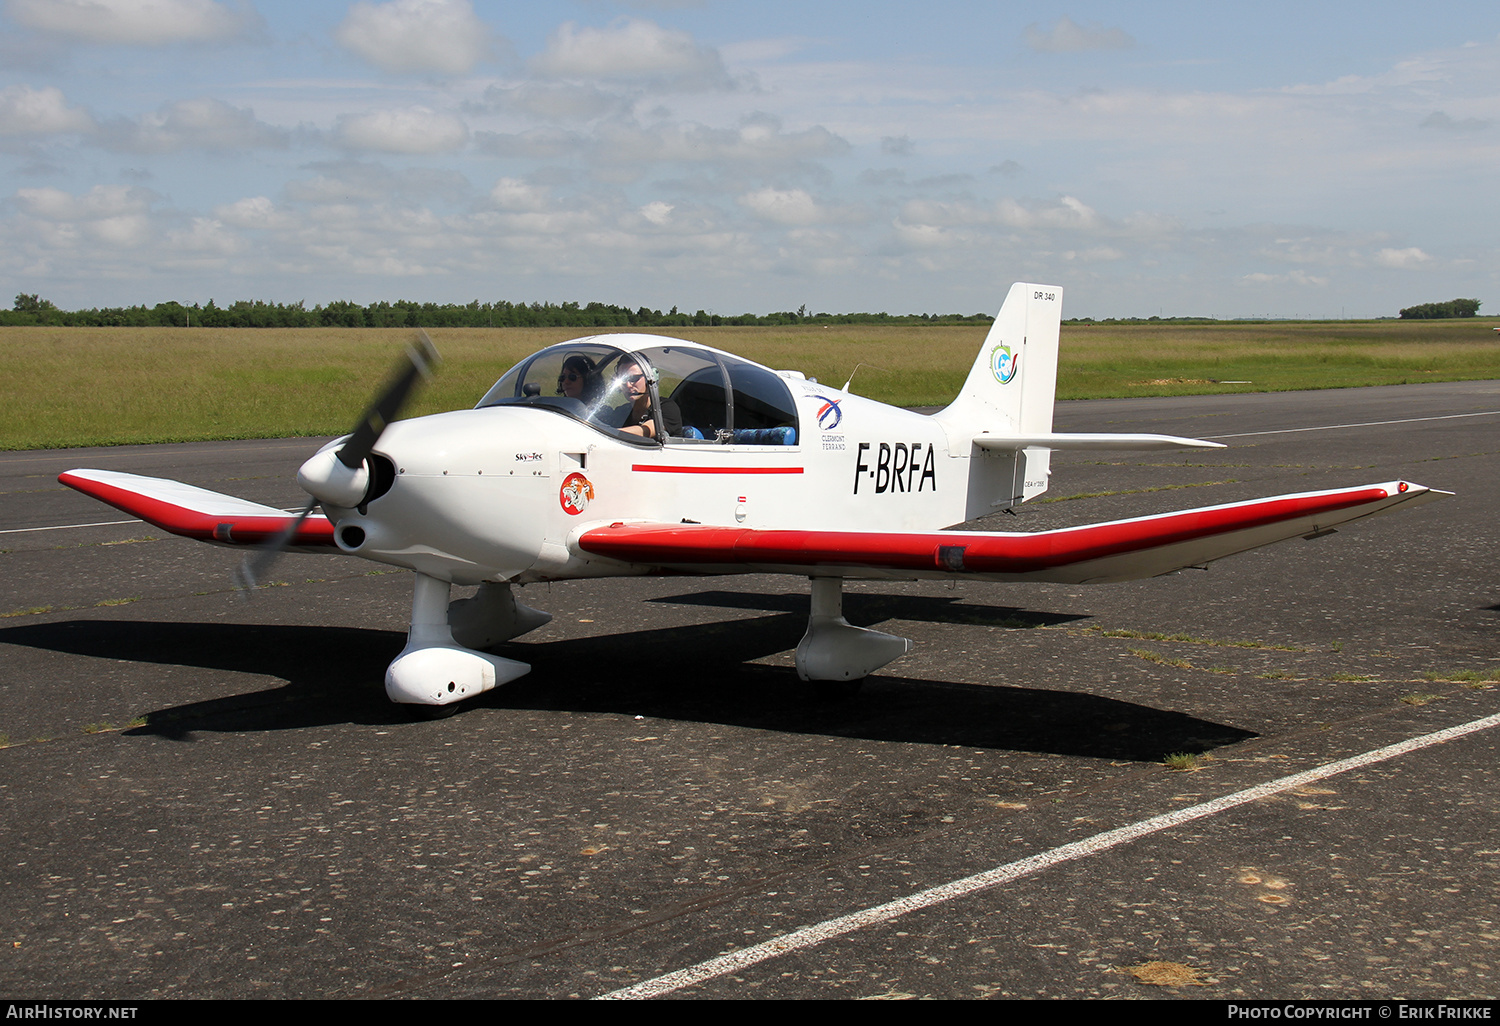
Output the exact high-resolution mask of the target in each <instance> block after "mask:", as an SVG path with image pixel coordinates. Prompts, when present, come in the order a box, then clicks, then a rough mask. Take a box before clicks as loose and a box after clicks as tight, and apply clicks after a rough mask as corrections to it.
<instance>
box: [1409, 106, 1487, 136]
mask: <svg viewBox="0 0 1500 1026" xmlns="http://www.w3.org/2000/svg"><path fill="white" fill-rule="evenodd" d="M1421 127H1422V128H1440V129H1444V130H1446V131H1449V132H1477V131H1479V130H1480V129H1482V128H1489V127H1490V123H1489V122H1488V121H1486V120H1484V119H1483V118H1461V119H1456V118H1450V117H1449V116H1448V115H1446V114H1444V113H1443V112H1442V111H1440V110H1435V111H1433V112H1432V113H1431V114H1429V115H1427V116H1426V117H1425V118H1423V119H1422V124H1421Z"/></svg>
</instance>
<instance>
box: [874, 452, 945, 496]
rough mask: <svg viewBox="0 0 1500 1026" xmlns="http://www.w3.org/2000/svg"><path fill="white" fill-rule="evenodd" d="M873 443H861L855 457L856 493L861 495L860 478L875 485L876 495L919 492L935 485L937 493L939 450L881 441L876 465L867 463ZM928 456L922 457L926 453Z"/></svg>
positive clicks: (934, 488)
mask: <svg viewBox="0 0 1500 1026" xmlns="http://www.w3.org/2000/svg"><path fill="white" fill-rule="evenodd" d="M870 445H871V443H869V442H860V443H859V449H858V451H857V452H856V453H855V456H854V494H855V495H858V494H859V482H860V478H866V479H869V480H872V481H874V482H875V493H876V494H877V495H879V494H881V493H883V492H920V491H922V490H923V489H924V488H926V487H927V483H928V482H929V481H930V482H932V490H933V491H937V450H936V449H935V448H934V447H933V446H931V445H928V444H925V443H923V442H913V443H912V444H911V445H907V444H906V443H905V442H881V443H879V445H878V446H877V447H876V449H875V462H874V463H873V464H870V463H866V462H865V450H866V449H868V448H870ZM924 449H925V450H926V456H925V458H924V456H923V450H924Z"/></svg>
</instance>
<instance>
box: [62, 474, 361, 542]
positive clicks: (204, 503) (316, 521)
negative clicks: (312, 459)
mask: <svg viewBox="0 0 1500 1026" xmlns="http://www.w3.org/2000/svg"><path fill="white" fill-rule="evenodd" d="M57 479H58V480H59V481H61V482H62V483H63V484H65V485H67V486H68V487H69V488H76V489H78V490H79V491H80V492H83V493H84V494H85V495H89V496H92V497H93V498H96V499H98V500H100V501H101V502H107V503H109V504H110V505H111V506H113V507H115V508H116V509H118V510H123V511H124V512H126V513H129V514H130V515H131V516H134V517H140V518H141V519H142V520H144V521H146V522H147V523H149V524H153V525H155V526H156V527H159V528H161V529H162V530H163V531H170V532H171V533H172V534H180V535H182V536H183V537H184V538H195V539H197V540H198V541H205V542H213V543H216V544H219V545H231V546H235V547H236V548H238V547H242V546H251V545H260V544H261V543H263V542H265V541H268V540H270V539H272V538H275V537H277V536H278V535H280V534H281V532H283V531H285V530H286V529H287V528H288V527H290V526H291V525H292V523H293V522H294V521H296V519H297V515H296V514H295V513H287V512H285V511H284V510H279V509H277V508H276V507H274V506H262V505H261V504H260V503H258V502H247V501H246V500H244V499H238V498H235V497H234V496H233V495H224V494H223V493H221V492H211V491H209V490H208V489H206V488H197V487H195V486H193V485H189V484H183V483H182V482H181V481H171V480H168V479H166V478H161V477H141V476H140V475H138V474H122V473H119V472H118V471H114V470H69V471H67V472H66V473H64V474H60V475H58V478H57ZM290 547H291V548H292V549H295V550H304V551H314V552H326V551H329V550H333V551H337V548H336V547H335V546H334V542H333V525H332V524H330V523H329V522H328V518H327V517H325V516H323V515H322V514H320V513H314V514H312V515H310V516H308V517H307V518H306V519H305V520H303V521H302V523H301V524H300V525H299V526H298V528H297V533H296V534H295V535H293V536H292V539H291V542H290Z"/></svg>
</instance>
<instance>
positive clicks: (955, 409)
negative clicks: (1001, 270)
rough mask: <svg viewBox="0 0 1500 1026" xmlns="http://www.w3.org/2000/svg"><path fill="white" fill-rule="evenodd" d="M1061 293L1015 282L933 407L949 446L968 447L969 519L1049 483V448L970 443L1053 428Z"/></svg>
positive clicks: (960, 451)
mask: <svg viewBox="0 0 1500 1026" xmlns="http://www.w3.org/2000/svg"><path fill="white" fill-rule="evenodd" d="M1062 295H1063V290H1062V289H1060V288H1058V287H1056V286H1054V285H1034V284H1030V283H1028V282H1019V281H1018V282H1016V283H1015V284H1014V285H1012V286H1011V287H1010V293H1009V294H1008V295H1007V296H1006V297H1005V303H1004V304H1003V305H1002V306H1001V307H1000V313H999V314H998V315H997V316H996V317H995V323H994V324H992V325H991V326H990V331H989V334H988V335H986V336H985V339H984V345H982V346H980V347H979V355H978V356H977V357H975V359H974V366H973V367H971V368H970V369H969V376H968V378H967V379H966V380H965V381H964V387H963V390H962V391H961V392H959V393H958V398H957V399H954V400H953V402H952V403H951V404H949V406H948V408H947V409H945V410H943V411H942V412H941V413H938V414H936V415H935V419H936V420H938V421H939V422H940V423H941V424H942V425H943V430H944V431H945V432H946V433H947V435H948V440H949V445H950V449H949V451H950V452H952V453H953V454H954V455H955V456H958V455H970V450H971V449H972V455H971V458H970V461H969V494H968V502H967V510H966V514H965V515H966V516H967V517H968V518H969V519H971V520H972V519H973V518H975V517H979V516H984V515H985V514H986V513H994V512H995V511H996V510H998V509H1009V508H1010V507H1011V506H1013V505H1015V504H1016V503H1020V502H1025V501H1026V500H1027V499H1030V498H1033V497H1034V496H1037V495H1040V494H1042V492H1045V491H1046V490H1047V477H1048V475H1049V473H1050V467H1051V462H1052V450H1051V449H1050V448H1039V447H1030V448H1023V447H1020V446H1016V447H1011V448H1009V449H992V448H989V447H986V446H981V445H978V444H975V443H976V442H977V441H978V440H979V439H980V438H983V437H984V436H986V435H999V436H1004V437H1016V436H1022V435H1032V436H1035V435H1047V434H1051V432H1052V401H1053V397H1054V395H1055V394H1056V391H1057V339H1058V333H1059V331H1060V325H1061V323H1062Z"/></svg>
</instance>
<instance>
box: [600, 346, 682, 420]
mask: <svg viewBox="0 0 1500 1026" xmlns="http://www.w3.org/2000/svg"><path fill="white" fill-rule="evenodd" d="M648 373H654V372H653V371H651V368H650V366H649V365H647V364H646V363H645V361H643V360H639V359H637V358H636V357H633V356H626V357H624V358H622V359H621V360H620V367H619V378H618V379H617V380H619V381H620V382H622V383H623V384H624V386H625V396H626V398H628V399H629V400H630V405H629V406H622V407H620V408H618V409H616V410H615V417H616V420H617V421H618V420H623V423H622V424H621V427H620V430H621V431H623V432H625V433H626V434H629V435H642V436H644V437H646V438H655V437H656V414H655V412H654V411H653V410H652V408H651V389H650V387H649V385H648V383H647V380H646V375H647V374H648ZM661 421H662V426H663V427H664V428H665V429H666V432H667V434H668V435H672V436H679V435H681V434H682V411H681V410H680V409H678V407H677V404H676V403H674V402H673V401H672V400H670V399H663V400H662V404H661Z"/></svg>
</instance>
